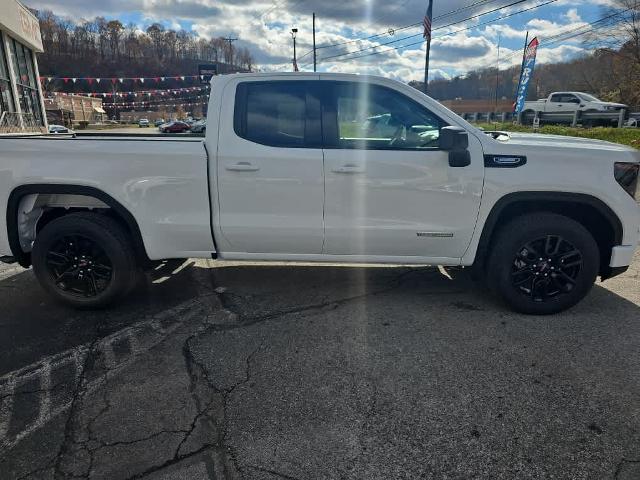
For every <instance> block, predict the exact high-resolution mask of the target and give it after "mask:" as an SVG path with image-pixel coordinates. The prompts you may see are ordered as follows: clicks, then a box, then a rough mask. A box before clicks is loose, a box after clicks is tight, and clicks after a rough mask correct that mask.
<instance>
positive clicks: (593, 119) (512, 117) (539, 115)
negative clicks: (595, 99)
mask: <svg viewBox="0 0 640 480" xmlns="http://www.w3.org/2000/svg"><path fill="white" fill-rule="evenodd" d="M459 115H460V116H461V117H462V118H464V119H465V120H468V121H470V122H473V123H477V122H488V123H489V122H500V123H506V122H511V121H513V122H515V123H517V124H519V125H532V126H533V127H536V128H537V127H539V126H540V125H541V124H543V123H561V124H566V125H570V126H572V127H577V126H578V125H582V126H583V127H590V126H594V125H610V126H617V127H625V126H627V127H634V126H640V120H638V119H635V121H633V119H634V115H635V114H631V116H629V114H627V111H626V110H616V111H614V112H588V113H587V112H581V111H575V112H550V113H545V112H536V113H535V116H532V115H524V114H523V113H519V114H517V115H516V114H514V113H511V112H474V113H460V114H459Z"/></svg>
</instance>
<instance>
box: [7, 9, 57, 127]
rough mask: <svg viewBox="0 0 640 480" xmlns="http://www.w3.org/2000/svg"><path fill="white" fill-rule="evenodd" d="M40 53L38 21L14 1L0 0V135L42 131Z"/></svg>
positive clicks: (42, 108)
mask: <svg viewBox="0 0 640 480" xmlns="http://www.w3.org/2000/svg"><path fill="white" fill-rule="evenodd" d="M42 51H43V49H42V37H41V36H40V24H39V22H38V18H37V17H36V16H35V15H33V13H31V12H30V11H29V10H28V9H27V8H26V7H25V6H24V5H22V4H21V3H19V2H18V1H17V0H0V134H2V133H23V132H43V131H45V129H46V115H45V113H44V112H45V110H44V100H43V97H42V88H41V86H40V81H39V77H40V74H39V72H38V62H37V59H36V53H39V52H42Z"/></svg>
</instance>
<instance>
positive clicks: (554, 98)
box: [550, 93, 564, 103]
mask: <svg viewBox="0 0 640 480" xmlns="http://www.w3.org/2000/svg"><path fill="white" fill-rule="evenodd" d="M550 101H551V102H556V103H562V102H564V96H563V95H562V94H561V93H556V94H554V95H551V100H550Z"/></svg>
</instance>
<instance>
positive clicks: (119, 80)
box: [40, 75, 205, 85]
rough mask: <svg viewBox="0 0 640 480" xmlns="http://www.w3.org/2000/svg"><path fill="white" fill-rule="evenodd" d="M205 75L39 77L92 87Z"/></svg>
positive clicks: (203, 76) (193, 77)
mask: <svg viewBox="0 0 640 480" xmlns="http://www.w3.org/2000/svg"><path fill="white" fill-rule="evenodd" d="M204 78H205V75H177V76H164V77H107V78H105V77H52V76H41V77H40V81H41V82H43V83H51V82H53V81H56V80H62V81H63V82H64V83H69V82H71V83H77V82H86V83H87V84H89V85H93V83H96V84H99V83H101V82H111V83H112V84H113V85H116V84H118V83H121V84H122V83H124V82H125V81H134V82H140V83H141V84H144V83H145V82H147V83H149V82H155V83H160V82H164V81H165V80H176V81H180V82H184V81H186V80H194V79H197V80H204Z"/></svg>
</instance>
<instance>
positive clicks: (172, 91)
mask: <svg viewBox="0 0 640 480" xmlns="http://www.w3.org/2000/svg"><path fill="white" fill-rule="evenodd" d="M205 90H207V87H206V86H202V87H185V88H170V89H153V90H138V91H133V90H131V91H126V92H88V93H84V92H79V93H67V92H51V94H52V95H54V96H63V97H102V98H108V97H120V98H122V97H126V96H134V97H137V96H148V97H151V96H154V95H160V96H166V95H172V94H173V95H178V94H180V93H185V92H202V91H205Z"/></svg>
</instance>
